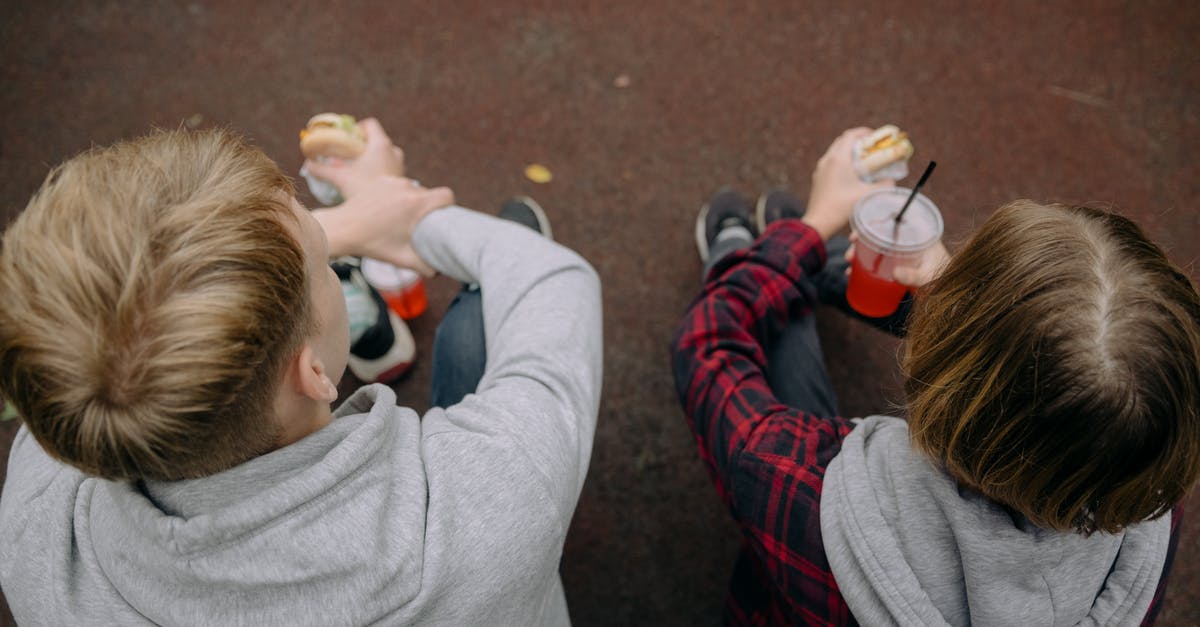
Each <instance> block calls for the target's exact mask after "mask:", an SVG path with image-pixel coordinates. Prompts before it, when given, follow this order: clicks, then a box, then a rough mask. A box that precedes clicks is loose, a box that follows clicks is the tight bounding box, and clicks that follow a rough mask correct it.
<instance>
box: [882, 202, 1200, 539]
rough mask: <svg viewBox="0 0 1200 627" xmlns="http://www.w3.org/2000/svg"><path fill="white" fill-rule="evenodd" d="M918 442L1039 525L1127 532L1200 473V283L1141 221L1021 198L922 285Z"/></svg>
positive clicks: (912, 353) (910, 367)
mask: <svg viewBox="0 0 1200 627" xmlns="http://www.w3.org/2000/svg"><path fill="white" fill-rule="evenodd" d="M904 369H905V373H906V375H907V381H906V386H905V387H906V393H907V397H908V407H909V412H910V418H909V426H910V428H911V431H912V439H913V443H914V445H915V446H916V447H917V448H918V449H920V450H923V451H925V452H926V453H927V454H928V455H930V456H932V457H933V458H934V459H936V460H937V461H938V462H940V463H941V464H942V465H944V467H945V469H946V470H947V471H948V472H949V473H950V475H951V476H953V477H954V478H955V479H956V480H957V481H958V482H959V483H960V484H962V485H964V486H966V487H968V488H970V489H974V490H977V491H978V492H980V493H982V494H983V495H984V496H986V497H988V498H989V499H991V500H993V501H995V502H997V503H1000V504H1002V505H1004V506H1007V507H1009V508H1010V509H1011V510H1015V511H1016V512H1018V513H1020V514H1021V515H1023V516H1025V517H1026V518H1027V519H1028V520H1029V521H1030V522H1032V523H1034V524H1035V525H1037V526H1040V527H1043V528H1048V529H1056V530H1075V531H1081V532H1084V533H1091V532H1094V531H1097V530H1101V531H1107V532H1116V531H1119V530H1121V529H1122V528H1124V527H1125V526H1127V525H1130V524H1134V523H1137V522H1139V521H1142V520H1146V519H1150V518H1154V517H1157V516H1160V515H1162V514H1164V513H1166V512H1167V511H1169V510H1170V509H1171V508H1172V507H1173V506H1174V505H1175V504H1176V503H1177V502H1179V501H1180V500H1181V499H1182V498H1183V496H1184V495H1185V494H1186V493H1187V491H1188V489H1189V488H1190V487H1191V485H1192V484H1193V483H1194V482H1195V480H1196V478H1197V475H1198V474H1200V415H1198V412H1200V297H1198V296H1197V294H1196V290H1195V288H1194V287H1193V286H1192V284H1191V282H1190V281H1189V280H1188V278H1187V276H1186V275H1184V273H1183V272H1181V271H1180V270H1179V269H1178V268H1176V267H1175V266H1174V265H1172V264H1171V262H1170V261H1168V260H1167V258H1166V257H1165V256H1164V255H1163V253H1162V251H1161V250H1159V249H1158V247H1156V246H1155V245H1154V244H1152V243H1151V242H1150V241H1149V240H1148V239H1147V238H1146V236H1145V235H1144V234H1143V233H1142V231H1141V230H1140V229H1139V228H1138V227H1137V226H1136V225H1135V224H1134V223H1133V222H1131V221H1129V220H1128V219H1126V218H1123V217H1121V216H1119V215H1116V214H1114V213H1109V212H1107V211H1103V210H1099V209H1092V208H1087V207H1069V206H1064V205H1041V204H1038V203H1034V202H1032V201H1025V200H1023V201H1016V202H1014V203H1011V204H1009V205H1007V206H1005V207H1002V208H1001V209H1000V210H999V211H997V212H996V213H995V215H993V216H992V217H991V218H990V219H989V220H988V221H987V222H986V223H985V224H984V225H983V227H982V228H980V230H979V231H978V232H977V233H976V234H975V235H974V237H972V239H971V240H970V242H969V243H968V244H967V245H966V246H965V247H964V248H963V249H962V250H961V251H960V252H959V253H958V254H957V255H955V256H954V258H953V259H952V260H951V262H950V264H949V265H948V267H947V268H946V269H945V271H944V272H943V273H942V274H941V276H940V277H939V278H938V279H937V280H935V281H934V282H932V283H930V284H929V285H928V286H927V289H926V290H925V291H923V293H922V295H921V297H920V298H919V299H918V305H917V310H916V311H915V312H914V315H913V318H912V324H911V327H910V331H909V336H908V346H907V352H906V355H905V359H904Z"/></svg>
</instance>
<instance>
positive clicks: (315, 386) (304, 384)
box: [296, 344, 338, 403]
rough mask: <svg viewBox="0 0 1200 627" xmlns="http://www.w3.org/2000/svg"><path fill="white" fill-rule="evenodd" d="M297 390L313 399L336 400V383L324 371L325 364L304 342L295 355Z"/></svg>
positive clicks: (329, 401)
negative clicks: (298, 352)
mask: <svg viewBox="0 0 1200 627" xmlns="http://www.w3.org/2000/svg"><path fill="white" fill-rule="evenodd" d="M296 361H297V363H296V366H297V371H298V375H299V376H298V381H297V386H298V388H299V390H298V391H299V392H300V393H301V394H303V395H304V396H307V397H308V398H311V399H313V400H314V401H321V402H325V403H332V402H334V401H336V400H337V397H338V391H337V385H335V384H334V382H333V380H331V379H330V378H329V375H328V374H327V373H326V371H325V364H324V363H323V362H322V361H321V358H320V357H317V354H316V352H315V351H313V348H312V346H310V345H308V344H305V345H304V347H303V348H301V349H300V354H299V355H297V356H296Z"/></svg>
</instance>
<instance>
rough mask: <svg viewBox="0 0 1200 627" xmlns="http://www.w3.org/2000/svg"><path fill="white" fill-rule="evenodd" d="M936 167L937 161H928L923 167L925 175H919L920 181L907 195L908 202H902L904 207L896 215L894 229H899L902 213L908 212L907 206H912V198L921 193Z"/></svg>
mask: <svg viewBox="0 0 1200 627" xmlns="http://www.w3.org/2000/svg"><path fill="white" fill-rule="evenodd" d="M936 167H937V161H930V162H929V165H927V166H925V173H924V174H922V175H921V179H920V180H919V181H917V184H916V185H913V188H912V193H911V194H909V195H908V200H906V201H904V206H903V207H900V213H897V214H896V228H900V220H902V219H903V218H904V212H905V211H908V206H909V205H911V204H912V201H913V198H916V197H917V192H919V191H921V187H923V186H924V185H925V181H928V180H929V175H930V174H933V169H934V168H936Z"/></svg>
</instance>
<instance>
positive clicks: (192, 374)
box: [0, 120, 601, 625]
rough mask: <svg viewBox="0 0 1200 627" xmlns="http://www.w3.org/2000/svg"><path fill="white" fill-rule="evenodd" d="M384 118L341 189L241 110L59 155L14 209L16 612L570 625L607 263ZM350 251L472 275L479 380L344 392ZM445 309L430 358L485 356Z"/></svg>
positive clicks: (9, 573) (1, 550)
mask: <svg viewBox="0 0 1200 627" xmlns="http://www.w3.org/2000/svg"><path fill="white" fill-rule="evenodd" d="M364 126H366V127H367V134H368V140H367V143H368V148H367V153H366V154H365V155H364V156H363V157H360V158H358V159H356V160H354V161H353V162H350V163H346V164H342V165H341V166H339V167H333V166H331V167H329V168H326V169H325V170H323V172H324V174H325V175H326V176H328V177H330V178H331V179H332V180H333V181H334V182H335V184H336V185H337V186H338V187H339V188H340V189H341V191H342V193H343V195H344V196H345V197H346V202H345V203H343V204H342V205H339V206H338V207H335V208H332V209H328V210H320V211H314V212H312V213H310V212H308V211H305V210H304V208H303V207H301V206H300V204H299V203H298V202H297V201H296V199H295V198H294V194H293V189H292V185H291V182H290V181H289V180H288V179H287V178H286V177H285V176H283V174H282V173H281V172H280V170H279V168H278V167H277V166H276V165H275V164H274V163H273V162H271V160H270V159H268V158H267V157H266V155H264V154H263V153H262V152H260V151H258V150H256V149H254V148H251V147H250V146H248V145H247V144H246V143H244V142H243V141H242V140H240V139H239V138H237V137H235V136H233V135H231V134H230V133H228V132H220V131H218V132H204V133H186V132H165V133H157V134H154V135H151V136H148V137H144V138H141V139H138V140H135V141H130V142H124V143H119V144H116V145H114V146H111V147H108V148H103V149H97V150H93V151H90V152H88V153H85V154H82V155H80V156H78V157H75V158H73V159H71V160H69V161H67V162H66V163H64V164H63V165H62V166H60V167H58V168H56V169H55V170H54V171H53V172H52V173H51V175H50V176H49V178H48V179H47V181H46V182H45V183H44V184H43V186H42V188H41V190H40V191H38V193H37V194H36V195H35V196H34V198H33V199H32V200H31V201H30V203H29V205H28V206H27V207H26V209H25V211H24V212H23V213H22V214H21V215H20V216H19V217H18V218H17V219H16V221H15V222H14V223H13V224H12V225H11V226H10V228H9V229H8V231H7V233H6V234H5V237H4V242H3V246H4V247H3V250H2V251H0V292H2V293H3V294H4V295H5V306H4V307H3V308H2V309H0V395H3V396H4V397H5V398H7V399H8V400H10V401H12V402H13V404H14V405H15V406H16V408H17V409H18V411H19V413H20V415H21V417H22V420H23V422H24V424H23V426H22V427H21V429H20V431H19V433H18V435H17V437H16V440H15V441H14V443H13V448H12V453H11V458H10V463H9V467H8V468H9V470H8V476H7V479H6V482H5V485H4V491H3V498H2V499H0V585H3V589H4V593H5V595H6V597H7V599H8V602H9V604H10V606H11V608H12V610H13V613H14V615H15V616H16V618H17V619H18V620H19V621H20V622H21V624H46V625H79V624H104V625H118V624H119V625H132V624H149V623H156V624H168V625H182V624H214V625H228V624H252V625H260V624H279V625H334V624H339V625H340V624H347V625H348V624H368V623H371V624H376V623H379V624H413V623H438V624H448V625H481V624H503V625H562V624H567V623H568V622H569V619H568V615H567V607H566V602H565V599H564V594H563V590H562V584H561V582H560V579H559V576H558V564H559V560H560V558H561V553H562V544H563V539H564V536H565V534H566V529H567V527H568V524H569V521H570V517H571V514H572V512H573V510H574V507H575V502H576V499H577V498H578V495H579V491H580V488H581V487H582V484H583V479H584V474H585V473H586V469H587V464H588V459H589V456H590V451H591V442H592V434H593V431H594V428H595V421H596V412H597V407H598V403H599V389H600V354H601V346H600V342H601V338H600V300H599V298H600V295H599V282H598V279H597V277H596V275H595V272H594V271H593V270H592V268H591V267H590V266H589V265H588V264H587V262H585V261H584V260H583V259H582V258H580V257H579V256H578V255H576V254H575V253H573V252H571V251H570V250H568V249H566V248H564V247H562V246H560V245H558V244H555V243H554V242H553V241H551V240H550V239H549V238H547V237H543V236H542V235H541V234H539V233H538V232H536V231H535V230H534V229H531V228H527V227H526V226H522V225H520V224H515V223H514V222H513V221H509V220H503V219H498V218H495V217H492V216H487V215H484V214H481V213H476V212H473V211H468V210H466V209H462V208H460V207H456V206H453V205H452V204H451V203H452V202H453V196H452V194H451V193H450V192H449V190H447V189H445V188H440V189H433V190H428V189H423V188H420V187H419V186H417V185H415V184H414V183H413V182H412V181H411V180H409V179H406V178H403V161H402V155H401V153H400V152H399V151H398V150H396V149H395V148H394V146H393V145H392V143H391V140H390V139H388V137H387V135H386V134H385V133H384V132H383V129H382V127H380V126H379V125H378V123H377V122H375V121H372V120H368V121H365V122H364ZM502 215H504V214H502ZM341 255H366V256H371V257H375V258H379V259H383V260H386V261H389V262H392V263H395V264H397V265H403V266H406V267H410V268H413V269H417V270H421V271H424V272H426V273H427V274H428V273H431V272H432V271H433V270H434V269H436V270H437V271H440V272H441V273H443V274H446V275H448V276H451V277H453V278H455V279H458V280H460V281H463V282H466V283H477V284H478V285H479V286H480V288H479V291H480V292H481V293H483V294H484V295H486V298H484V299H483V300H482V302H478V301H476V302H478V306H479V314H480V318H479V320H478V323H479V325H480V326H481V329H482V335H483V337H485V338H486V342H487V346H486V350H487V355H486V364H485V365H483V366H482V367H481V373H480V374H479V375H478V377H477V379H476V381H475V382H474V383H473V385H472V386H471V388H470V389H469V390H465V391H463V392H462V396H463V397H462V398H460V399H455V400H454V402H452V403H449V404H446V405H445V406H435V408H434V409H431V410H429V411H428V412H427V413H425V415H424V416H418V414H417V413H416V412H415V411H413V410H411V409H408V408H404V407H397V406H396V397H395V394H394V393H393V392H392V390H391V389H389V388H387V387H385V386H382V385H371V386H367V387H364V388H362V389H360V390H358V391H357V392H356V393H354V394H353V395H351V396H350V397H349V398H347V399H346V400H345V401H344V402H343V403H342V405H341V406H340V407H339V408H338V409H337V411H331V403H333V402H334V401H335V400H336V399H337V395H338V392H337V388H336V387H335V384H334V382H335V381H337V380H338V378H339V377H340V376H341V374H342V370H343V368H345V367H346V364H347V359H348V357H347V356H348V351H349V349H350V346H349V345H350V342H349V337H350V332H349V328H348V322H347V313H346V303H345V300H344V296H343V291H342V287H341V283H340V281H339V278H338V276H337V275H336V274H335V272H334V270H333V269H332V268H331V267H330V266H329V265H327V263H328V261H329V259H330V258H335V257H339V256H341ZM448 315H449V314H448ZM444 330H445V329H444V327H443V328H440V329H439V336H438V337H439V339H438V340H435V346H434V356H433V361H434V362H435V366H434V370H435V372H434V378H435V380H436V378H437V377H438V368H439V367H438V366H437V365H436V364H437V363H439V362H440V361H443V362H444V361H446V360H449V361H454V360H458V359H468V360H475V359H479V360H480V361H482V355H461V354H458V348H459V346H460V344H458V343H456V342H457V340H456V339H455V338H453V337H451V338H443V336H444V335H445V334H443V333H442V331H444ZM439 346H443V347H448V348H441V349H440V348H439ZM439 351H440V352H439ZM435 384H436V381H435ZM459 401H461V402H459ZM435 405H437V403H435Z"/></svg>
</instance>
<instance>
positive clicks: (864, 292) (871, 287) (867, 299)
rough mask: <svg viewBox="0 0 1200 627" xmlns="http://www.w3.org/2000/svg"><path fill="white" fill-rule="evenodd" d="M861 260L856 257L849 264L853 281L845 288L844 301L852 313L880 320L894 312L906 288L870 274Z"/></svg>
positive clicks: (872, 273)
mask: <svg viewBox="0 0 1200 627" xmlns="http://www.w3.org/2000/svg"><path fill="white" fill-rule="evenodd" d="M861 259H862V258H861V257H858V256H856V257H855V258H854V260H853V261H851V262H850V268H851V270H850V276H852V277H854V280H852V281H850V284H849V285H847V286H846V301H847V302H849V303H850V306H851V307H853V308H854V311H857V312H858V313H860V314H862V315H864V316H870V317H872V318H882V317H883V316H886V315H889V314H891V313H892V312H894V311H896V308H897V307H899V306H900V301H901V300H902V299H903V298H904V293H905V292H907V291H908V288H907V287H905V286H903V285H901V284H899V283H896V282H895V281H889V280H887V279H885V278H883V277H880V276H879V275H878V274H875V273H874V272H871V269H870V268H867V267H865V266H863V265H862V262H861V261H860V260H861Z"/></svg>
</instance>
